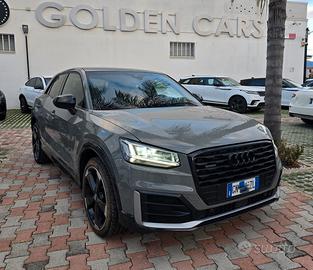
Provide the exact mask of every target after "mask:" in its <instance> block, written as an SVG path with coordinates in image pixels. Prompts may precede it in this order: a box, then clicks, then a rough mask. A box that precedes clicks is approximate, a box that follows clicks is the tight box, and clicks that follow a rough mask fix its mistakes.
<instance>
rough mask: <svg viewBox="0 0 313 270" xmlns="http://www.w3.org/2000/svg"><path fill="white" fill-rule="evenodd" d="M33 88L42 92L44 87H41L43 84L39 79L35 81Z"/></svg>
mask: <svg viewBox="0 0 313 270" xmlns="http://www.w3.org/2000/svg"><path fill="white" fill-rule="evenodd" d="M35 88H36V89H38V90H43V89H44V88H45V87H44V86H43V82H42V79H41V78H37V79H36V84H35Z"/></svg>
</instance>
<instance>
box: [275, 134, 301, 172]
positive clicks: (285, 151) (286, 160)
mask: <svg viewBox="0 0 313 270" xmlns="http://www.w3.org/2000/svg"><path fill="white" fill-rule="evenodd" d="M303 152H304V147H303V146H302V145H301V146H300V145H290V144H288V143H287V142H286V141H284V140H283V141H282V142H281V143H280V145H279V146H278V153H279V156H280V159H281V161H282V163H283V166H284V167H286V168H298V167H299V166H300V164H299V158H300V156H301V155H302V154H303Z"/></svg>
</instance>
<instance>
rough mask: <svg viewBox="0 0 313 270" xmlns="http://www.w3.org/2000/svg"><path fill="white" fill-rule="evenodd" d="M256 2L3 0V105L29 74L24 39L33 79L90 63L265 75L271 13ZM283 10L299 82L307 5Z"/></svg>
mask: <svg viewBox="0 0 313 270" xmlns="http://www.w3.org/2000/svg"><path fill="white" fill-rule="evenodd" d="M5 3H7V5H8V7H9V11H8V10H7V9H5V6H6V5H5ZM260 3H262V1H256V0H255V1H253V0H210V1H204V0H193V1H189V2H188V1H187V2H186V1H185V2H182V1H178V0H171V1H168V0H150V1H145V0H106V1H103V0H96V1H94V0H93V1H91V0H79V1H77V0H75V1H74V0H63V1H62V0H54V1H39V0H27V1H15V0H5V1H4V0H0V10H2V13H1V12H0V17H2V20H1V18H0V89H1V90H2V91H3V92H4V93H5V94H6V96H7V100H8V107H9V108H15V107H18V104H19V101H18V94H19V87H20V86H21V85H23V84H24V83H25V82H26V81H27V77H28V68H27V56H26V42H25V36H27V40H28V55H29V73H30V76H39V75H50V76H53V75H54V74H56V73H57V72H60V71H62V70H64V69H67V68H71V67H81V66H88V67H124V68H136V69H148V70H154V71H161V72H165V73H168V74H169V75H171V76H172V77H174V78H175V79H179V78H180V77H183V76H189V75H191V74H198V75H199V74H202V75H204V74H205V75H219V76H229V77H232V78H234V79H237V80H240V79H244V78H249V77H264V76H265V71H266V20H267V14H268V10H267V5H266V4H265V5H264V4H260ZM1 6H2V8H1ZM287 13H288V19H287V22H286V44H285V47H286V51H285V64H284V76H285V77H286V78H289V79H292V80H295V81H297V82H301V81H302V78H303V61H304V48H303V47H302V45H303V44H302V39H303V38H304V36H305V29H306V27H307V4H305V3H296V2H288V8H287ZM2 21H3V22H2ZM1 22H2V23H1ZM22 25H24V32H25V33H27V32H28V33H27V34H24V32H23V29H22Z"/></svg>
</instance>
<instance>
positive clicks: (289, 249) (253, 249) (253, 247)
mask: <svg viewBox="0 0 313 270" xmlns="http://www.w3.org/2000/svg"><path fill="white" fill-rule="evenodd" d="M238 249H239V252H240V253H241V254H243V255H249V254H251V253H255V254H259V253H279V252H283V253H289V254H291V253H294V252H295V251H296V248H295V246H293V245H289V244H288V243H286V242H284V243H280V244H277V245H275V246H273V245H257V244H254V243H251V242H249V241H242V242H240V243H239V244H238Z"/></svg>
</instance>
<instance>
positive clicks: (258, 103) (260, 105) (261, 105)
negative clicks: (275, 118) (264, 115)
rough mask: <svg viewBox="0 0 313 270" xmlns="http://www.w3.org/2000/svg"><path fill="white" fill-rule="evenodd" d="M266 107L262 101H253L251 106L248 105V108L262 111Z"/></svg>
mask: <svg viewBox="0 0 313 270" xmlns="http://www.w3.org/2000/svg"><path fill="white" fill-rule="evenodd" d="M264 107H265V102H264V101H260V100H253V101H252V102H251V103H250V104H248V108H258V109H262V108H264Z"/></svg>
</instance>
